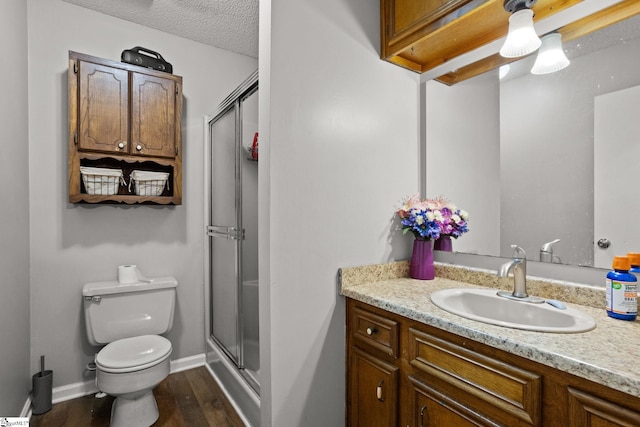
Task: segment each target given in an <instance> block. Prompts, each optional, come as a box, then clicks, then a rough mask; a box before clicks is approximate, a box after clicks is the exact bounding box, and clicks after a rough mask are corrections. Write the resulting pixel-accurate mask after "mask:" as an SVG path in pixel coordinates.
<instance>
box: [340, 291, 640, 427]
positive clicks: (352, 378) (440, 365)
mask: <svg viewBox="0 0 640 427" xmlns="http://www.w3.org/2000/svg"><path fill="white" fill-rule="evenodd" d="M396 345H397V346H396ZM347 360H348V361H349V362H348V371H347V423H346V424H347V425H348V426H352V427H355V426H378V425H380V426H382V425H384V426H396V425H398V426H402V427H405V426H409V427H427V426H449V425H452V426H456V427H463V426H509V427H511V426H571V427H574V426H581V427H582V426H585V427H586V426H593V425H602V426H605V425H606V426H638V425H640V398H637V397H634V396H630V395H627V394H624V393H622V392H619V391H617V390H613V389H610V388H608V387H604V386H602V385H599V384H596V383H594V382H591V381H589V380H586V379H583V378H579V377H576V376H574V375H571V374H569V373H565V372H562V371H559V370H557V369H554V368H550V367H548V366H544V365H541V364H539V363H536V362H533V361H530V360H527V359H524V358H522V357H519V356H515V355H512V354H510V353H507V352H504V351H502V350H498V349H496V348H492V347H489V346H487V345H484V344H482V343H478V342H475V341H472V340H469V339H467V338H464V337H461V336H458V335H454V334H451V333H449V332H446V331H443V330H441V329H438V328H435V327H432V326H429V325H426V324H423V323H420V322H416V321H414V320H411V319H408V318H405V317H403V316H400V315H397V314H395V313H391V312H388V311H385V310H382V309H379V308H377V307H373V306H370V305H368V304H365V303H362V302H359V301H356V300H353V299H348V300H347ZM379 397H381V399H379Z"/></svg>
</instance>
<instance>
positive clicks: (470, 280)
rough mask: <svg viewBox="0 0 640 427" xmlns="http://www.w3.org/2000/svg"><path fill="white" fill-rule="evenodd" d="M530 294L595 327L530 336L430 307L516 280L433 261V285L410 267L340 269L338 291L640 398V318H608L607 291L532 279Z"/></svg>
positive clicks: (402, 264) (507, 285) (508, 286)
mask: <svg viewBox="0 0 640 427" xmlns="http://www.w3.org/2000/svg"><path fill="white" fill-rule="evenodd" d="M527 279H528V280H527V282H528V285H527V286H528V288H527V290H528V293H529V294H531V295H538V296H542V297H544V298H553V299H557V300H560V301H563V302H565V303H566V304H567V306H570V307H574V308H577V309H579V310H581V311H583V312H584V313H586V314H588V315H590V316H592V317H593V318H594V319H595V321H596V322H597V326H596V328H595V329H594V330H591V331H588V332H582V333H575V334H558V333H546V332H531V331H525V330H520V329H512V328H505V327H500V326H495V325H491V324H488V323H481V322H477V321H474V320H470V319H466V318H463V317H460V316H457V315H455V314H452V313H449V312H447V311H445V310H442V309H441V308H439V307H437V306H436V305H434V304H433V303H432V302H431V299H430V298H429V296H430V295H431V293H432V292H434V291H438V290H441V289H447V288H482V287H485V288H486V287H490V288H499V289H505V290H511V289H512V288H513V278H498V277H497V276H496V275H495V273H494V272H490V271H488V270H481V269H472V268H465V267H459V266H452V265H446V264H440V263H436V278H435V279H434V280H427V281H423V280H414V279H411V278H409V277H408V262H406V261H402V262H396V263H387V264H380V265H373V266H364V267H353V268H342V269H340V294H341V295H344V296H346V297H349V298H352V299H355V300H357V301H361V302H364V303H367V304H370V305H373V306H375V307H379V308H382V309H384V310H387V311H390V312H392V313H396V314H399V315H401V316H404V317H408V318H410V319H413V320H416V321H418V322H421V323H424V324H427V325H431V326H434V327H436V328H440V329H443V330H445V331H448V332H451V333H454V334H456V335H460V336H463V337H466V338H469V339H472V340H474V341H477V342H480V343H484V344H487V345H490V346H492V347H495V348H499V349H501V350H504V351H507V352H509V353H512V354H515V355H518V356H522V357H524V358H526V359H529V360H533V361H535V362H538V363H541V364H543V365H547V366H550V367H553V368H556V369H559V370H561V371H564V372H568V373H571V374H573V375H576V376H579V377H582V378H586V379H588V380H591V381H594V382H596V383H599V384H603V385H606V386H608V387H611V388H614V389H617V390H620V391H623V392H625V393H629V394H631V395H633V396H637V397H640V363H637V360H636V358H637V356H638V355H640V320H636V321H632V322H630V321H624V320H617V319H612V318H610V317H609V316H607V313H606V311H605V308H604V304H605V290H604V288H599V287H592V286H586V285H580V284H574V283H568V282H555V281H551V280H545V279H538V278H530V277H528V278H527Z"/></svg>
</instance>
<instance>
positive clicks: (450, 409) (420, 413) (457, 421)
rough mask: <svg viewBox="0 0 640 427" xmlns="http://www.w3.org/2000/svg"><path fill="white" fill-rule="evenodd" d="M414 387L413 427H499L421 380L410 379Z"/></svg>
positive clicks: (412, 405)
mask: <svg viewBox="0 0 640 427" xmlns="http://www.w3.org/2000/svg"><path fill="white" fill-rule="evenodd" d="M409 380H410V381H411V383H412V385H413V390H412V393H411V394H412V404H411V408H412V411H413V412H412V416H411V420H412V422H413V425H415V426H417V427H440V426H455V427H474V426H485V427H497V426H499V424H498V423H496V422H494V421H492V420H491V419H489V418H488V417H486V416H485V415H483V414H481V413H479V412H477V411H475V410H474V409H473V408H469V407H467V406H464V405H462V404H461V403H459V402H458V401H456V400H455V399H452V398H450V397H449V396H447V395H446V394H444V393H441V392H439V391H438V390H436V389H435V388H433V387H430V386H428V385H426V384H424V383H423V382H421V381H420V380H418V379H416V378H414V377H409Z"/></svg>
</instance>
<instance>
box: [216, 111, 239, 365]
mask: <svg viewBox="0 0 640 427" xmlns="http://www.w3.org/2000/svg"><path fill="white" fill-rule="evenodd" d="M236 114H237V105H236V104H233V105H232V106H231V108H230V109H229V110H228V111H227V112H226V113H225V114H224V115H221V116H219V118H218V119H217V120H216V121H214V122H212V123H210V127H211V129H210V131H211V141H212V145H211V199H210V200H211V202H210V203H211V210H210V212H211V218H210V222H209V224H211V225H210V226H209V227H208V235H209V236H210V238H209V245H210V254H211V259H210V268H211V271H210V278H211V304H212V306H211V317H210V319H211V325H210V327H211V331H212V335H213V339H214V340H216V341H217V342H218V344H219V345H220V346H221V347H222V349H223V350H224V351H225V352H226V353H227V355H228V356H229V357H230V358H231V359H232V360H233V361H234V362H235V363H236V364H239V363H240V361H241V360H242V355H241V346H240V345H239V342H240V341H241V339H242V338H241V333H242V331H241V330H240V328H239V324H240V322H239V316H240V305H239V301H241V298H242V296H241V295H240V292H241V288H240V286H239V276H240V275H239V264H240V258H239V254H240V253H241V252H240V242H241V240H240V239H241V238H242V231H241V230H242V229H241V226H242V225H241V218H240V216H239V213H238V209H237V206H238V200H239V196H240V195H239V194H238V193H239V185H238V181H239V179H238V178H239V177H238V176H237V175H238V167H237V162H238V156H237V148H236V139H237V138H236V132H237V130H236Z"/></svg>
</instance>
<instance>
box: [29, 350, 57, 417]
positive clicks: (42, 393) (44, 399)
mask: <svg viewBox="0 0 640 427" xmlns="http://www.w3.org/2000/svg"><path fill="white" fill-rule="evenodd" d="M32 382H33V389H32V393H33V400H32V401H31V404H32V410H33V414H34V415H39V414H44V413H45V412H47V411H49V410H50V409H51V406H52V396H51V394H52V385H53V371H46V370H45V369H44V355H42V356H40V372H38V373H37V374H35V375H34V376H33V378H32Z"/></svg>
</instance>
